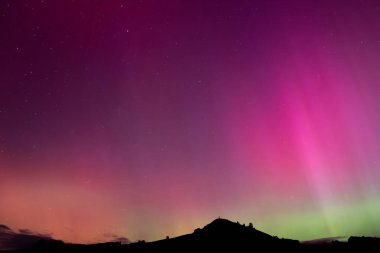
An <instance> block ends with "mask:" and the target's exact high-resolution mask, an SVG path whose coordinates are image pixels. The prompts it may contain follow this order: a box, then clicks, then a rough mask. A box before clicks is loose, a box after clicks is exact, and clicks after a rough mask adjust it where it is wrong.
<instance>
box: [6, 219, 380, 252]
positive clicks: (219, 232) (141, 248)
mask: <svg viewBox="0 0 380 253" xmlns="http://www.w3.org/2000/svg"><path fill="white" fill-rule="evenodd" d="M3 252H14V253H24V252H25V253H29V252H30V253H33V252H58V253H60V252H62V253H65V252H107V253H108V252H109V253H113V252H125V253H128V252H300V253H302V252H327V253H328V252H363V253H364V252H379V253H380V238H369V237H350V238H349V239H348V241H347V242H338V241H333V242H329V243H315V244H313V243H311V244H310V243H309V244H302V243H300V242H299V241H296V240H290V239H279V238H277V237H274V236H271V235H268V234H266V233H263V232H261V231H259V230H256V229H255V228H254V227H253V226H252V224H250V225H249V226H245V225H240V224H239V223H234V222H231V221H229V220H225V219H216V220H214V221H213V222H211V223H210V224H208V225H206V226H205V227H204V228H202V229H199V228H198V229H196V230H195V231H194V232H193V233H192V234H187V235H182V236H179V237H175V238H170V239H169V238H167V239H164V240H160V241H154V242H144V241H140V242H137V243H130V244H124V245H122V244H121V243H120V242H109V243H100V244H91V245H83V244H66V243H64V242H62V241H57V240H40V241H38V242H37V243H35V244H34V246H33V248H31V249H23V250H12V251H3Z"/></svg>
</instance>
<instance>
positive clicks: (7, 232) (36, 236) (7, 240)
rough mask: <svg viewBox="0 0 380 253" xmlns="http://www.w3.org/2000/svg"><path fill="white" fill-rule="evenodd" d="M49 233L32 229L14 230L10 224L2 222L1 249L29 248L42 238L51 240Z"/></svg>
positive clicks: (0, 230)
mask: <svg viewBox="0 0 380 253" xmlns="http://www.w3.org/2000/svg"><path fill="white" fill-rule="evenodd" d="M51 239H52V236H51V235H49V234H40V233H37V232H34V231H32V230H30V229H19V230H18V232H15V231H13V230H12V229H10V228H9V227H8V226H6V225H3V224H0V250H11V249H27V248H31V247H33V245H34V244H35V243H36V242H38V241H40V240H51Z"/></svg>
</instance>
